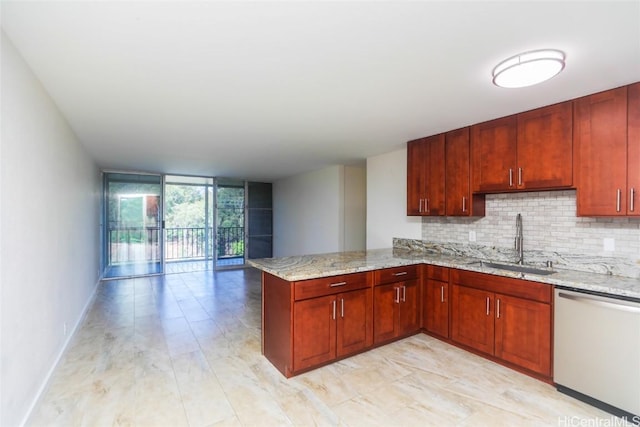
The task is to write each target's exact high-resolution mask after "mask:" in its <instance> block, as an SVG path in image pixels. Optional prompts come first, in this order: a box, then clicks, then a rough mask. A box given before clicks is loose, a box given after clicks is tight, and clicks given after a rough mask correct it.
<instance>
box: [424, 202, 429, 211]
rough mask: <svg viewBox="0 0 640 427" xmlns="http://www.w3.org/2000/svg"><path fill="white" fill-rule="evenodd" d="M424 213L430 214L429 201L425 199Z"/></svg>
mask: <svg viewBox="0 0 640 427" xmlns="http://www.w3.org/2000/svg"><path fill="white" fill-rule="evenodd" d="M424 211H425V212H426V213H429V199H424Z"/></svg>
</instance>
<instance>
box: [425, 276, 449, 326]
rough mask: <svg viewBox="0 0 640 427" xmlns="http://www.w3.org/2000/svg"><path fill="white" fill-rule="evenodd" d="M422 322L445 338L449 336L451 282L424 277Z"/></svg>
mask: <svg viewBox="0 0 640 427" xmlns="http://www.w3.org/2000/svg"><path fill="white" fill-rule="evenodd" d="M422 304H423V311H422V316H423V319H422V324H423V325H424V328H425V329H426V330H427V331H428V332H430V333H432V334H436V335H439V336H441V337H443V338H449V283H447V282H442V281H439V280H434V279H429V278H426V279H424V294H423V300H422Z"/></svg>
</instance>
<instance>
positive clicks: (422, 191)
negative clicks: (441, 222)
mask: <svg viewBox="0 0 640 427" xmlns="http://www.w3.org/2000/svg"><path fill="white" fill-rule="evenodd" d="M444 182H445V181H444V134H440V135H435V136H431V137H428V138H421V139H417V140H415V141H409V142H408V143H407V215H421V216H430V215H433V216H440V215H444V213H445V205H444Z"/></svg>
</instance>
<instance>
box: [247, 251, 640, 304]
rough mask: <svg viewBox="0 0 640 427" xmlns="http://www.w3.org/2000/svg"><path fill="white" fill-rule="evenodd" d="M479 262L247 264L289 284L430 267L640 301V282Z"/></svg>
mask: <svg viewBox="0 0 640 427" xmlns="http://www.w3.org/2000/svg"><path fill="white" fill-rule="evenodd" d="M478 261H480V260H479V259H476V258H471V257H465V256H451V255H439V254H428V253H423V252H415V251H405V250H397V249H391V248H389V249H373V250H367V251H352V252H334V253H326V254H316V255H302V256H291V257H282V258H262V259H254V260H248V263H249V265H251V266H253V267H255V268H257V269H259V270H262V271H264V272H266V273H269V274H272V275H274V276H276V277H279V278H281V279H284V280H287V281H290V282H294V281H301V280H308V279H317V278H323V277H331V276H338V275H342V274H351V273H359V272H367V271H372V270H379V269H383V268H391V267H400V266H403V265H415V264H431V265H436V266H440V267H449V268H456V269H459V270H467V271H475V272H479V273H487V274H493V275H496V276H502V277H512V278H516V279H522V280H529V281H532V282H539V283H545V284H548V285H554V286H560V287H566V288H573V289H577V290H584V291H591V292H598V293H603V294H609V295H612V296H619V297H626V298H633V299H639V300H640V279H633V278H627V277H620V276H612V275H605V274H598V273H588V272H582V271H575V270H566V269H559V268H555V269H554V270H555V271H556V272H555V273H554V274H551V275H546V276H543V275H539V274H528V273H519V272H513V271H507V270H501V269H496V268H490V267H486V266H483V265H480V264H479V263H477V262H478Z"/></svg>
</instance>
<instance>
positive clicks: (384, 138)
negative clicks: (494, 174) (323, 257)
mask: <svg viewBox="0 0 640 427" xmlns="http://www.w3.org/2000/svg"><path fill="white" fill-rule="evenodd" d="M1 12H2V28H3V29H4V31H5V32H6V34H7V35H8V36H9V38H10V39H11V40H12V42H13V43H14V45H15V46H16V47H17V48H18V50H19V51H20V52H21V53H22V55H23V56H24V58H25V60H26V61H27V62H28V63H29V65H30V66H31V68H32V69H33V70H34V72H35V74H36V75H37V76H38V78H39V79H40V80H41V82H42V83H43V85H44V87H45V88H46V89H47V90H48V92H49V94H50V95H51V96H52V97H53V99H54V100H55V102H56V103H57V105H58V106H59V108H60V110H61V111H62V112H63V114H64V115H65V117H66V118H67V119H68V121H69V123H70V124H71V126H72V128H73V129H74V130H75V132H76V134H77V135H78V137H79V139H80V140H81V141H82V142H83V143H84V144H85V145H86V147H87V149H88V150H89V151H90V153H91V154H92V155H93V156H94V158H95V159H96V161H97V163H98V164H99V165H100V166H101V167H103V168H107V169H126V170H136V171H150V172H165V173H173V174H190V175H213V176H225V177H237V178H249V179H256V180H275V179H278V178H280V177H284V176H289V175H292V174H295V173H299V172H303V171H308V170H313V169H319V168H322V167H325V166H328V165H331V164H346V163H352V162H356V161H359V160H362V159H365V158H367V157H369V156H372V155H377V154H382V153H385V152H389V151H392V150H394V149H398V148H400V147H401V146H402V145H403V144H404V143H405V142H406V141H407V140H410V139H414V138H418V137H422V136H427V135H432V134H435V133H439V132H443V131H447V130H452V129H456V128H459V127H463V126H466V125H469V124H473V123H477V122H480V121H484V120H489V119H492V118H497V117H501V116H504V115H508V114H511V113H515V112H519V111H525V110H528V109H532V108H536V107H539V106H543V105H548V104H552V103H555V102H559V101H563V100H567V99H571V98H575V97H578V96H581V95H586V94H589V93H593V92H597V91H600V90H604V89H608V88H613V87H617V86H621V85H624V84H628V83H632V82H634V81H640V1H637V0H636V1H627V2H619V1H610V0H608V1H569V2H557V1H533V2H526V1H509V2H495V1H491V2H489V1H471V2H460V1H441V2H435V1H424V2H393V1H377V2H364V1H357V2H338V1H334V2H328V1H317V2H313V1H306V2H303V1H300V2H295V1H287V2H270V1H260V2H244V1H237V2H232V1H224V2H213V1H209V2H191V1H143V2H127V1H113V2H94V1H76V2H66V1H65V2H62V1H48V2H24V1H15V2H13V1H4V0H3V1H2V2H1ZM546 47H551V48H556V49H561V50H563V51H565V52H566V54H567V65H566V68H565V70H564V71H563V72H562V73H561V74H560V75H558V76H557V77H555V78H553V79H552V80H550V81H548V82H545V83H543V84H541V85H539V86H535V87H531V88H524V89H502V88H498V87H495V86H494V85H493V84H492V83H491V70H492V68H493V67H494V66H495V65H496V64H497V63H498V62H499V61H500V60H502V59H505V58H506V57H509V56H511V55H514V54H516V53H520V52H522V51H527V50H532V49H539V48H546Z"/></svg>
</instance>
